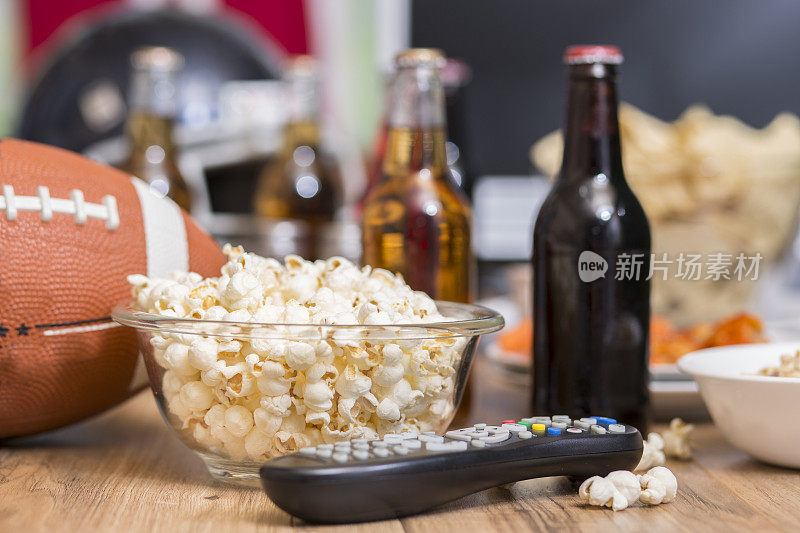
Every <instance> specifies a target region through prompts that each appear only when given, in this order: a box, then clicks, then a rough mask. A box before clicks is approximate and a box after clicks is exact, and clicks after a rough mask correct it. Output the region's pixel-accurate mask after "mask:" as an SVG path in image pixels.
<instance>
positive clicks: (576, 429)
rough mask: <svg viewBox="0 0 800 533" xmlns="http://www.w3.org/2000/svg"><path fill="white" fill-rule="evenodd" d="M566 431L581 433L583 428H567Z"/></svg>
mask: <svg viewBox="0 0 800 533" xmlns="http://www.w3.org/2000/svg"><path fill="white" fill-rule="evenodd" d="M567 433H583V430H582V429H578V428H567Z"/></svg>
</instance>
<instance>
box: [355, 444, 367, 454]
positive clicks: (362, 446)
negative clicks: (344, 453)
mask: <svg viewBox="0 0 800 533" xmlns="http://www.w3.org/2000/svg"><path fill="white" fill-rule="evenodd" d="M353 449H354V450H363V451H365V452H367V451H369V443H366V442H356V443H355V444H353Z"/></svg>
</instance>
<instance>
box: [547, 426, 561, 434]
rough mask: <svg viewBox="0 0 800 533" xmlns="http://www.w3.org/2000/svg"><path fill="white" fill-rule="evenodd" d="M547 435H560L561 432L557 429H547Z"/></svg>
mask: <svg viewBox="0 0 800 533" xmlns="http://www.w3.org/2000/svg"><path fill="white" fill-rule="evenodd" d="M547 434H548V435H561V430H560V429H559V428H547Z"/></svg>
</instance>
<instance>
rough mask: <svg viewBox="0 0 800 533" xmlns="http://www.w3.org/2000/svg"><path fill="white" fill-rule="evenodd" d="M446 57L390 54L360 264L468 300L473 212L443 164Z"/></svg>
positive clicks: (443, 297) (443, 296)
mask: <svg viewBox="0 0 800 533" xmlns="http://www.w3.org/2000/svg"><path fill="white" fill-rule="evenodd" d="M444 62H445V58H444V56H443V55H442V53H441V52H440V51H438V50H431V49H411V50H407V51H405V52H402V53H401V54H399V55H398V56H397V58H396V59H395V66H396V67H397V73H396V75H395V78H394V82H393V83H394V84H393V87H392V90H391V98H392V103H391V107H390V110H389V117H388V120H389V132H388V139H387V146H386V154H385V156H384V160H383V171H382V176H381V178H380V181H379V182H378V184H377V185H376V186H375V187H374V188H373V190H372V191H371V192H370V193H369V195H368V197H367V198H366V201H365V203H364V210H363V214H362V244H363V263H364V264H365V265H371V266H373V267H376V268H385V269H387V270H391V271H392V272H399V273H401V274H402V275H403V277H404V278H405V280H406V282H407V283H408V284H409V285H410V286H411V287H412V288H413V289H415V290H419V291H425V292H426V293H428V294H429V295H431V296H432V297H434V298H436V299H440V300H450V301H455V302H467V301H470V299H471V298H472V286H471V285H472V278H471V276H472V273H473V270H474V268H473V257H472V252H471V247H470V246H471V245H470V219H471V210H470V207H469V205H468V203H467V200H466V198H465V197H464V195H463V194H462V193H461V191H460V190H459V189H458V187H457V186H456V185H455V183H453V181H452V178H451V176H450V172H449V170H448V167H447V156H446V153H445V142H446V141H447V130H446V127H445V107H444V93H443V89H442V82H441V79H440V72H441V68H442V66H443V65H444Z"/></svg>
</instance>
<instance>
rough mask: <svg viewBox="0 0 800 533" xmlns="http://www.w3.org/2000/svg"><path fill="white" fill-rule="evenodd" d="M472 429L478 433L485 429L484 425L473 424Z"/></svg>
mask: <svg viewBox="0 0 800 533" xmlns="http://www.w3.org/2000/svg"><path fill="white" fill-rule="evenodd" d="M473 427H474V428H475V429H477V430H478V431H483V430H484V429H486V424H475V425H474V426H473Z"/></svg>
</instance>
